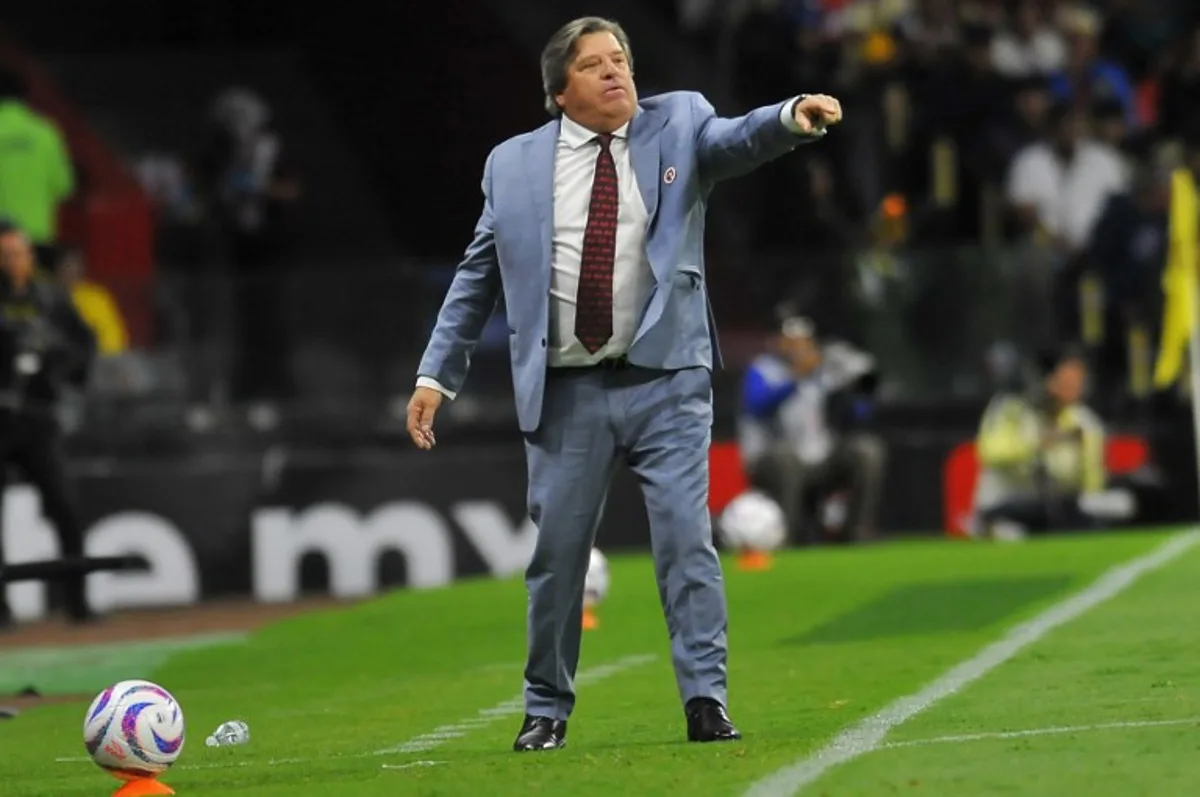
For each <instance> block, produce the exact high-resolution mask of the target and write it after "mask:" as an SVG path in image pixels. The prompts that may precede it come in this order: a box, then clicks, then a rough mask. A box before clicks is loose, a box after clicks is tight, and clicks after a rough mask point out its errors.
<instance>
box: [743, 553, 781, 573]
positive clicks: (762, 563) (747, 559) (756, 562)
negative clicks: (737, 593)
mask: <svg viewBox="0 0 1200 797" xmlns="http://www.w3.org/2000/svg"><path fill="white" fill-rule="evenodd" d="M772 564H773V561H772V559H771V554H769V553H767V552H766V551H751V550H749V549H747V550H744V551H742V552H741V554H739V555H738V559H737V568H738V570H745V571H747V572H757V571H760V570H770V569H771V565H772Z"/></svg>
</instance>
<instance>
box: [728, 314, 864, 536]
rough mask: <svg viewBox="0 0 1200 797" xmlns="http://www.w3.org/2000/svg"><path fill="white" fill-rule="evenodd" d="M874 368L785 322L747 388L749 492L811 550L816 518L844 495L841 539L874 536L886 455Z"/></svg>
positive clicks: (744, 418)
mask: <svg viewBox="0 0 1200 797" xmlns="http://www.w3.org/2000/svg"><path fill="white" fill-rule="evenodd" d="M877 383H878V373H877V369H876V365H875V360H874V358H873V357H872V356H871V355H869V354H867V353H865V352H862V351H859V350H857V349H855V348H853V347H852V346H850V345H848V344H846V343H842V342H840V341H829V342H825V343H824V344H822V342H820V341H819V340H818V338H817V335H816V331H815V328H814V326H813V323H812V321H811V320H810V319H808V318H805V317H802V316H796V315H789V316H787V317H786V318H784V320H783V322H782V324H781V326H780V331H779V335H778V337H777V339H776V345H775V347H774V349H773V350H772V351H768V352H765V353H763V354H761V355H760V356H759V357H757V358H756V359H755V360H754V361H753V362H752V363H751V364H750V367H749V368H748V369H747V370H746V373H745V375H744V377H743V380H742V391H741V407H740V411H739V417H738V445H739V448H740V451H741V456H742V462H743V466H744V467H745V469H746V474H747V477H748V479H749V481H750V483H751V484H752V485H753V486H754V487H756V488H758V489H760V490H763V491H764V492H766V493H767V494H769V495H771V496H772V497H773V498H775V500H776V501H778V502H779V504H780V506H781V507H782V508H783V510H784V513H785V515H786V516H787V518H788V525H789V527H790V531H791V534H792V538H793V539H794V540H797V541H801V542H811V541H813V540H814V539H815V538H816V536H817V534H818V532H819V526H820V525H821V524H819V523H817V522H815V518H814V517H813V514H814V513H813V509H815V508H816V507H817V506H819V505H821V504H822V503H823V499H825V498H828V497H830V496H831V495H833V494H834V493H836V492H838V491H841V490H846V491H847V492H848V495H847V499H846V514H845V519H844V520H843V521H842V523H841V524H840V525H841V529H842V532H843V535H844V536H845V537H846V538H848V539H852V540H863V539H867V538H870V537H872V536H874V535H875V532H876V525H877V515H878V509H879V500H880V492H881V489H882V485H883V476H884V467H885V464H886V454H887V450H886V447H885V445H884V443H883V441H882V440H881V439H880V438H879V437H878V435H876V434H874V433H872V432H871V431H870V422H871V419H872V416H873V411H874V393H875V387H876V385H877Z"/></svg>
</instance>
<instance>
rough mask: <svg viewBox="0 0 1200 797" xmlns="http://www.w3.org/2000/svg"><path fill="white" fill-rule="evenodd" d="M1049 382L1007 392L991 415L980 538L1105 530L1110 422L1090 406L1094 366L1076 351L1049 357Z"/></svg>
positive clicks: (984, 432) (985, 437)
mask: <svg viewBox="0 0 1200 797" xmlns="http://www.w3.org/2000/svg"><path fill="white" fill-rule="evenodd" d="M1041 365H1042V372H1043V374H1044V379H1043V381H1042V382H1041V383H1039V384H1038V385H1036V386H1035V388H1034V389H1033V390H1032V391H1030V392H1029V393H1027V394H1024V395H1020V394H1017V395H1014V394H1001V395H999V396H997V397H996V398H994V399H993V400H992V401H991V403H990V404H989V405H988V407H987V409H986V410H985V411H984V415H983V420H982V422H981V424H980V428H979V436H978V438H977V439H976V451H977V454H978V457H979V465H980V474H979V482H978V485H977V487H976V493H975V529H974V531H975V532H976V534H977V535H979V536H992V537H1000V538H1016V537H1021V536H1024V535H1025V533H1027V532H1039V531H1041V532H1044V531H1050V530H1059V531H1066V530H1078V529H1084V528H1092V527H1095V526H1098V525H1100V521H1099V520H1098V518H1097V517H1096V516H1095V515H1094V514H1093V513H1092V512H1091V511H1090V509H1089V503H1090V501H1091V499H1093V498H1094V497H1096V496H1100V495H1102V494H1103V493H1104V490H1105V487H1106V485H1107V481H1108V474H1107V470H1106V466H1105V460H1104V440H1105V433H1104V424H1103V422H1102V421H1101V420H1100V418H1099V416H1097V415H1096V414H1095V413H1094V412H1093V411H1092V410H1091V409H1089V408H1088V407H1087V406H1086V405H1085V404H1084V403H1083V395H1084V389H1085V387H1086V384H1087V379H1088V368H1087V364H1086V363H1085V361H1084V360H1083V358H1082V356H1081V355H1079V354H1078V353H1076V352H1075V351H1074V350H1071V349H1066V350H1063V351H1061V352H1056V353H1054V354H1051V355H1047V356H1046V357H1044V358H1043V361H1042V363H1041Z"/></svg>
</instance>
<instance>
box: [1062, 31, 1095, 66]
mask: <svg viewBox="0 0 1200 797" xmlns="http://www.w3.org/2000/svg"><path fill="white" fill-rule="evenodd" d="M1094 60H1096V38H1095V36H1093V35H1091V34H1090V33H1086V32H1083V31H1078V32H1075V33H1073V34H1071V36H1070V38H1069V39H1068V46H1067V64H1068V67H1069V68H1070V69H1071V71H1073V72H1083V71H1084V70H1086V69H1087V68H1088V67H1089V66H1091V64H1092V62H1093V61H1094Z"/></svg>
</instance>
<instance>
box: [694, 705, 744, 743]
mask: <svg viewBox="0 0 1200 797" xmlns="http://www.w3.org/2000/svg"><path fill="white" fill-rule="evenodd" d="M683 711H684V713H685V714H686V715H687V733H688V741H689V742H732V741H735V740H737V739H741V738H742V735H741V734H740V733H738V729H737V728H735V727H733V720H731V719H729V715H728V714H726V713H725V707H724V706H722V705H721V704H720V703H718V702H717V701H715V700H713V699H712V698H711V697H694V698H692V699H691V700H689V701H688V702H687V705H686V706H685V707H684V709H683Z"/></svg>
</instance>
